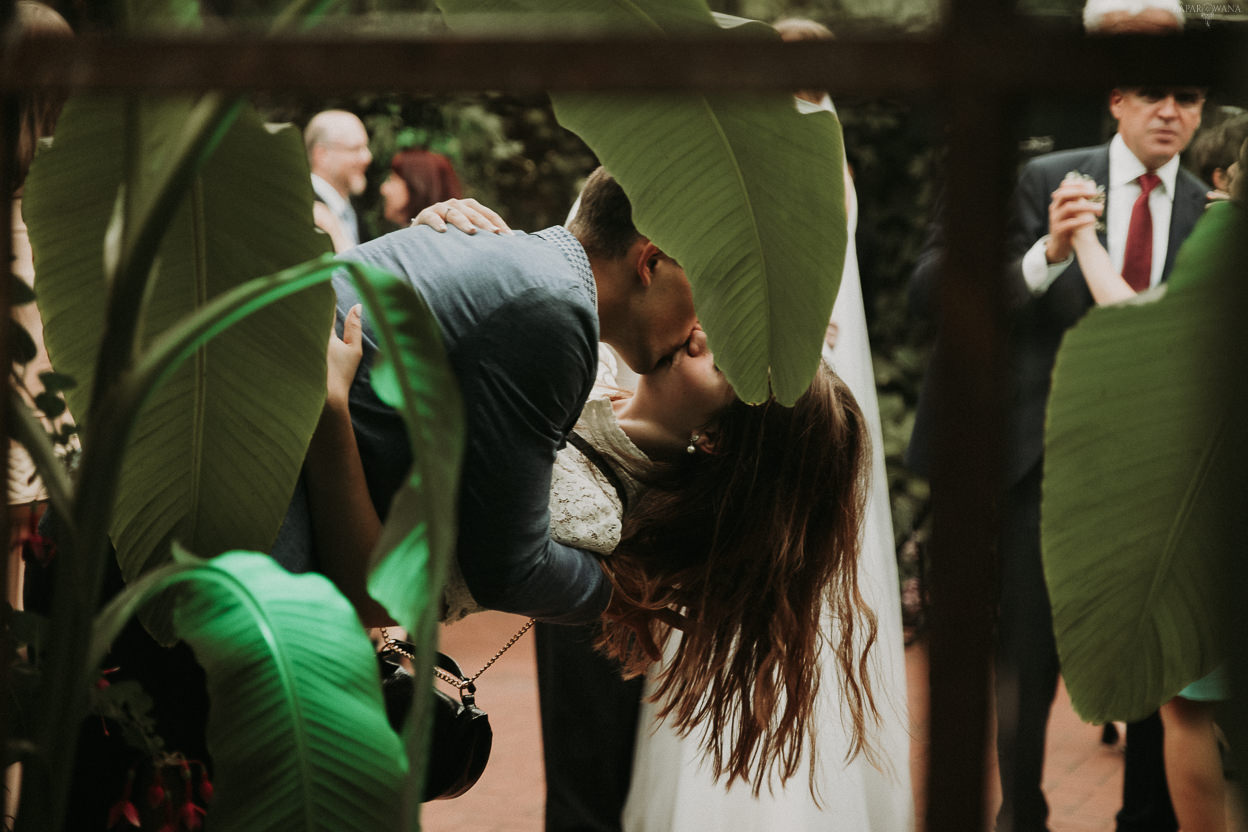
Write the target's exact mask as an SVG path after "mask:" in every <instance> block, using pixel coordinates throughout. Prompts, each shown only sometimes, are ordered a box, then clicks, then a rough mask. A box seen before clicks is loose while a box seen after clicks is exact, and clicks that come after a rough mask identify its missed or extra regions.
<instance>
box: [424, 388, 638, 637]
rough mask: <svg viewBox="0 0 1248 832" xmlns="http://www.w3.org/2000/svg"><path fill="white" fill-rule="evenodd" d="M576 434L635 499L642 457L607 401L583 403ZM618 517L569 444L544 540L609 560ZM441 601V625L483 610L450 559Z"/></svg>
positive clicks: (557, 469) (605, 487)
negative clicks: (443, 612) (609, 466)
mask: <svg viewBox="0 0 1248 832" xmlns="http://www.w3.org/2000/svg"><path fill="white" fill-rule="evenodd" d="M576 430H577V432H578V433H580V434H581V436H583V437H585V440H586V441H587V442H589V444H590V445H591V446H593V448H594V449H595V450H596V451H598V452H599V453H601V454H602V455H603V456H604V457H606V459H607V461H608V462H609V463H610V464H612V465H614V466H615V467H616V472H617V473H618V474H619V476H620V479H622V480H623V481H624V487H625V489H627V491H628V494H629V498H630V499H632V498H633V497H634V496H636V495H637V493H638V492H639V491H640V490H641V486H640V483H638V481H637V479H636V478H635V477H634V476H632V475H631V474H630V471H631V470H635V469H636V467H637V466H638V465H639V464H644V463H645V462H646V456H645V454H643V453H642V452H641V451H639V450H638V449H637V446H636V445H634V444H633V442H632V440H631V439H629V438H628V435H627V434H625V433H624V431H623V429H621V428H620V424H619V422H617V421H616V419H615V411H614V410H613V409H612V408H611V401H610V399H608V398H607V397H606V396H605V395H600V396H599V397H597V398H592V399H590V400H589V401H588V402H586V403H585V409H584V410H582V411H581V418H580V419H579V420H578V421H577V423H576ZM623 513H624V507H623V506H622V505H621V503H620V497H619V495H618V494H616V492H615V486H613V485H611V482H610V480H608V479H607V478H606V476H605V475H603V473H602V472H601V471H599V470H598V467H597V466H596V465H594V464H593V463H592V462H590V461H589V460H588V459H586V458H585V455H584V454H582V453H581V452H580V451H578V450H577V449H576V448H574V447H572V446H571V445H567V446H565V447H564V448H563V449H562V450H560V451H559V454H558V456H556V458H555V466H554V469H553V470H552V472H551V479H550V536H551V537H552V538H553V539H554V540H555V541H557V542H559V543H562V544H563V545H565V546H574V547H576V548H577V549H584V550H585V551H587V552H594V553H595V554H599V555H609V554H611V553H612V552H613V551H615V547H616V546H617V545H619V542H620V526H621V518H622V515H623ZM443 601H444V603H445V605H446V615H445V617H444V619H443V620H445V621H447V622H453V621H458V620H459V619H461V618H463V617H464V616H466V615H469V614H471V613H474V612H482V611H484V609H485V608H484V607H482V606H481V605H480V604H478V603H477V602H476V601H475V600H473V597H472V594H471V593H470V592H469V591H468V587H467V586H466V585H465V584H464V578H463V573H461V572H460V570H459V563H458V562H456V561H454V560H452V562H451V567H450V571H449V572H448V573H447V581H446V589H445V591H444V593H443Z"/></svg>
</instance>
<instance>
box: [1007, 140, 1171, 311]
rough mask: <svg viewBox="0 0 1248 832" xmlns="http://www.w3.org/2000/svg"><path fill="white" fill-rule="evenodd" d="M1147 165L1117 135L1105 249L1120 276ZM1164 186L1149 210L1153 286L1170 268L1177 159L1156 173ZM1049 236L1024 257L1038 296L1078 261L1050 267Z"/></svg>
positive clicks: (1112, 144)
mask: <svg viewBox="0 0 1248 832" xmlns="http://www.w3.org/2000/svg"><path fill="white" fill-rule="evenodd" d="M1147 172H1148V169H1147V168H1145V167H1144V163H1143V162H1141V161H1140V160H1139V159H1137V158H1135V154H1134V153H1132V152H1131V150H1130V148H1128V147H1127V144H1126V142H1124V141H1123V140H1122V136H1120V135H1117V134H1115V135H1114V138H1113V140H1112V141H1111V142H1110V143H1109V187H1108V188H1107V189H1106V197H1105V214H1104V216H1105V244H1106V245H1105V247H1106V249H1108V250H1109V259H1110V261H1111V262H1113V264H1114V268H1115V269H1117V270H1118V273H1119V274H1121V273H1122V258H1123V255H1124V253H1125V249H1126V246H1127V229H1128V227H1129V226H1130V225H1131V210H1132V208H1134V206H1135V200H1136V199H1137V198H1139V196H1140V183H1139V182H1137V181H1136V180H1137V179H1139V177H1140V175H1141V174H1144V173H1147ZM1153 173H1155V174H1157V176H1158V178H1160V179H1161V182H1160V183H1159V184H1158V185H1157V187H1155V188H1153V190H1152V193H1150V194H1149V195H1148V210H1149V212H1150V213H1151V214H1152V215H1153V263H1152V271H1151V273H1150V275H1149V286H1156V285H1157V284H1158V283H1160V282H1161V272H1162V270H1163V269H1164V268H1165V265H1166V249H1167V248H1168V246H1169V242H1170V214H1171V212H1172V210H1173V207H1174V185H1175V181H1176V180H1177V179H1178V177H1179V157H1178V155H1175V156H1174V157H1172V158H1171V159H1170V161H1169V162H1166V163H1165V164H1164V165H1162V166H1161V167H1159V168H1158V169H1157V170H1155V171H1153ZM1048 240H1049V236H1048V235H1047V234H1046V235H1045V236H1043V237H1041V238H1040V239H1039V240H1037V241H1036V244H1035V245H1033V246H1032V247H1031V248H1030V249H1029V250H1028V251H1027V254H1026V255H1024V257H1023V279H1024V280H1026V281H1027V285H1028V286H1030V287H1031V291H1032V292H1033V293H1034V294H1037V295H1038V294H1042V293H1043V292H1044V291H1045V290H1047V289H1048V288H1049V286H1050V285H1051V284H1052V283H1053V281H1054V280H1056V279H1057V276H1058V275H1060V274H1061V273H1062V272H1064V271H1066V268H1067V267H1068V266H1070V264H1071V263H1072V262H1073V261H1074V255H1073V254H1072V255H1071V256H1069V257H1067V258H1066V259H1065V260H1062V261H1061V262H1058V263H1048V262H1046V259H1045V254H1044V247H1045V244H1046V243H1048Z"/></svg>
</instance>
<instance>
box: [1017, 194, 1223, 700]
mask: <svg viewBox="0 0 1248 832" xmlns="http://www.w3.org/2000/svg"><path fill="white" fill-rule="evenodd" d="M1244 213H1245V212H1244V209H1242V208H1239V207H1238V206H1234V205H1229V204H1227V205H1220V206H1217V207H1215V208H1211V209H1210V210H1209V211H1208V212H1207V214H1206V216H1205V217H1204V218H1203V219H1202V220H1201V222H1200V223H1199V224H1198V225H1197V227H1196V229H1195V230H1194V231H1193V232H1192V235H1191V236H1190V237H1189V238H1188V240H1187V242H1186V243H1185V244H1184V246H1183V248H1182V249H1181V250H1180V251H1179V254H1178V257H1177V259H1176V260H1175V265H1174V270H1173V273H1172V275H1171V278H1170V281H1169V283H1168V285H1167V287H1166V288H1165V290H1164V295H1163V296H1162V297H1161V298H1160V299H1159V300H1156V301H1155V302H1151V303H1150V302H1147V301H1144V302H1138V303H1128V304H1117V305H1114V306H1106V307H1098V308H1095V309H1093V310H1091V311H1090V312H1089V313H1088V315H1087V316H1086V317H1085V318H1084V319H1083V320H1082V321H1080V323H1079V324H1078V325H1076V326H1075V327H1073V328H1072V329H1071V330H1070V331H1069V332H1068V334H1067V336H1066V339H1065V341H1064V342H1063V344H1062V348H1061V350H1060V352H1059V353H1058V358H1057V363H1056V366H1055V368H1054V372H1053V389H1052V393H1051V394H1050V399H1049V411H1048V429H1047V431H1046V434H1045V470H1044V502H1043V507H1042V511H1041V541H1042V544H1043V554H1044V566H1045V577H1046V580H1047V582H1048V585H1049V595H1050V600H1051V602H1052V605H1053V625H1054V632H1055V634H1056V636H1057V647H1058V653H1059V655H1060V656H1061V661H1062V676H1063V678H1064V679H1065V680H1066V687H1067V689H1068V690H1069V691H1070V696H1071V702H1072V704H1073V705H1074V707H1075V710H1076V711H1078V713H1079V715H1080V716H1082V717H1083V718H1084V719H1085V720H1087V721H1089V722H1107V721H1110V720H1125V721H1131V720H1136V719H1141V718H1143V717H1144V716H1147V715H1148V714H1149V713H1151V712H1152V711H1153V710H1155V709H1156V708H1157V706H1158V705H1159V704H1160V703H1162V702H1165V701H1167V700H1168V699H1170V698H1171V697H1173V696H1174V695H1175V694H1176V693H1178V692H1179V690H1181V689H1182V688H1183V687H1184V686H1186V685H1187V684H1189V683H1190V682H1193V681H1195V680H1196V679H1198V678H1200V677H1202V676H1204V675H1205V674H1207V673H1209V672H1210V671H1211V670H1213V668H1214V667H1215V666H1216V665H1217V664H1218V663H1219V662H1220V661H1222V660H1224V659H1225V657H1226V652H1225V644H1224V640H1223V638H1222V635H1223V634H1222V632H1221V630H1220V627H1221V625H1222V622H1224V621H1225V620H1226V614H1227V610H1226V607H1225V601H1226V600H1227V599H1226V596H1225V594H1224V587H1225V576H1226V573H1227V558H1228V557H1229V556H1230V554H1231V552H1232V551H1233V549H1235V548H1237V547H1238V546H1239V545H1240V544H1241V543H1242V541H1241V540H1239V539H1237V538H1236V537H1235V536H1234V535H1232V534H1230V533H1229V531H1230V526H1229V524H1228V523H1227V522H1226V521H1227V520H1228V517H1227V516H1226V503H1227V501H1226V496H1227V494H1228V493H1236V492H1235V491H1234V488H1235V484H1236V474H1237V471H1238V470H1242V469H1239V468H1238V466H1240V465H1241V464H1242V460H1243V435H1242V434H1243V432H1242V430H1239V429H1238V428H1237V427H1236V425H1235V424H1234V420H1233V417H1232V411H1230V410H1229V409H1228V407H1227V402H1226V400H1225V397H1226V395H1227V391H1229V390H1231V389H1233V388H1234V386H1235V379H1236V378H1237V376H1238V375H1239V374H1241V373H1242V372H1243V367H1242V363H1241V362H1240V360H1239V357H1240V356H1242V350H1241V349H1240V347H1241V344H1239V343H1237V342H1232V341H1228V340H1227V336H1229V333H1231V332H1232V329H1238V314H1237V313H1238V311H1239V307H1238V306H1237V305H1236V304H1235V303H1232V302H1228V301H1229V300H1230V299H1232V298H1234V297H1235V296H1236V295H1237V294H1238V292H1237V291H1236V287H1235V286H1234V281H1235V279H1236V278H1237V277H1238V275H1237V269H1238V268H1239V267H1240V266H1241V265H1242V263H1243V262H1244V258H1245V256H1248V245H1245V244H1244V238H1243V236H1242V235H1243V225H1244V223H1246V222H1248V216H1237V214H1239V215H1242V214H1244ZM1236 237H1238V240H1236Z"/></svg>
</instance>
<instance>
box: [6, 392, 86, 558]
mask: <svg viewBox="0 0 1248 832" xmlns="http://www.w3.org/2000/svg"><path fill="white" fill-rule="evenodd" d="M5 421H6V422H8V424H9V425H10V426H11V427H12V429H13V434H14V436H15V437H16V438H17V441H18V442H21V443H22V446H23V447H25V448H26V450H27V452H29V453H30V456H31V459H33V460H34V462H35V469H36V470H38V471H39V477H40V479H42V480H43V485H44V488H46V489H48V499H49V500H50V501H51V503H52V508H53V509H55V510H56V513H57V514H58V515H59V516H61V517H63V518H65V521H66V523H69V522H70V518H71V515H72V512H73V509H72V497H73V484H72V483H71V482H70V481H69V475H68V474H67V473H66V472H65V466H64V465H62V464H61V460H60V458H59V457H57V455H56V449H55V448H54V447H53V446H52V442H51V440H50V439H48V432H47V430H45V429H44V426H43V422H41V421H40V420H39V418H38V417H37V416H35V414H34V413H32V412H31V410H30V408H29V407H27V406H26V402H25V401H23V400H22V398H21V396H19V395H18V393H17V391H16V390H10V391H9V409H8V412H7V413H6V415H5ZM69 531H70V537H71V539H72V537H73V529H72V528H71V529H69Z"/></svg>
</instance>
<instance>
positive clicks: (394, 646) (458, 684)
mask: <svg viewBox="0 0 1248 832" xmlns="http://www.w3.org/2000/svg"><path fill="white" fill-rule="evenodd" d="M535 623H536V621H535V620H534V619H532V618H530V619H529V620H528V621H526V622H524V626H523V627H521V628H520V629H519V631H517V632H516V634H515V635H514V636H512V637H511V638H510V639H508V640H507V643H506V644H504V645H503V647H502V649H501V650H499V651H498V652H497V653H495V654H494V657H493V658H492V659H490V660H489V661H488V662H486V663H485V666H484V667H482V668H481V669H480V670H478V671H477V672H476V673H474V674H473V675H472V676H470V677H468V678H467V679H460V678H458V677H457V676H455V675H453V674H451V673H448V672H447V671H445V670H443V669H442V668H440V667H434V668H433V674H434V675H435V676H437V677H438V678H439V679H441V680H442V681H444V682H446V683H447V684H449V685H452V686H454V687H455V688H456V689H457V690H463V689H464V688H467V687H470V686H472V685H473V683H474V682H476V681H477V679H479V678H480V677H481V674H482V673H484V672H485V671H487V670H489V669H490V667H491V666H492V665H493V664H494V662H496V661H498V660H499V659H501V658H502V657H503V654H504V653H506V652H507V651H508V650H510V649H511V646H512V645H513V644H515V643H516V642H517V641H519V640H520V637H521V636H522V635H524V634H525V633H527V632H528V631H529V630H530V629H532V627H533V625H534V624H535ZM381 637H382V639H383V640H384V643H383V644H382V647H381V649H383V650H393V651H394V652H395V653H398V654H399V655H400V656H406V657H407V658H408V659H410V660H413V661H414V660H415V659H416V656H415V655H414V654H413V653H412V651H411V650H408V649H407V648H406V647H404V646H403V642H401V641H399V640H398V639H394V638H391V637H390V633H389V632H388V631H387V630H386V628H385V627H382V628H381Z"/></svg>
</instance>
